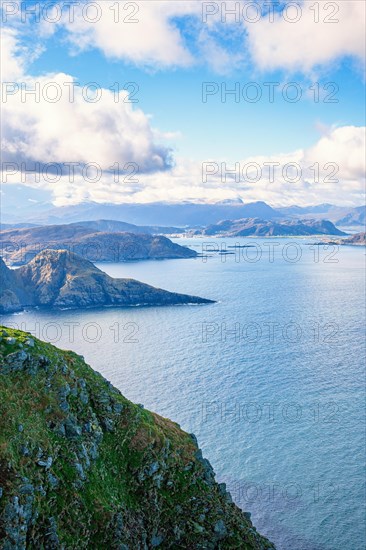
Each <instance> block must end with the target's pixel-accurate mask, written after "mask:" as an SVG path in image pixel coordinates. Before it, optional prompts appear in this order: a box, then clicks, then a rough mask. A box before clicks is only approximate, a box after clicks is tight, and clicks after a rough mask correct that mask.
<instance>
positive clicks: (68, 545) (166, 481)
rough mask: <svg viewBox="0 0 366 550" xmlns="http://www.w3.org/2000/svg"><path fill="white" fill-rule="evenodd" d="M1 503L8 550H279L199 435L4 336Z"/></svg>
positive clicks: (96, 377) (0, 356)
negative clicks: (236, 496) (216, 468)
mask: <svg viewBox="0 0 366 550" xmlns="http://www.w3.org/2000/svg"><path fill="white" fill-rule="evenodd" d="M0 496H1V498H0V540H1V541H2V542H1V543H0V544H1V548H3V549H6V550H13V549H14V550H15V549H16V550H23V549H26V548H31V549H39V548H44V549H65V550H66V549H72V548H74V549H78V550H79V549H94V548H95V549H102V548H103V549H104V548H111V549H119V550H138V549H141V550H149V549H153V548H161V549H178V548H182V549H187V550H193V549H225V548H228V549H230V548H233V549H234V548H236V549H239V548H240V549H243V550H251V549H253V550H254V549H255V550H265V549H271V548H274V546H273V545H272V544H271V543H270V542H268V541H267V540H266V539H265V538H264V537H262V536H261V535H260V534H259V533H258V532H257V531H256V529H255V527H253V525H252V523H251V521H250V514H247V513H243V512H242V511H241V510H240V509H239V508H237V507H236V505H235V504H233V503H232V501H231V497H230V494H229V493H227V491H226V488H225V486H224V485H223V484H217V483H216V481H215V475H214V472H213V470H212V467H211V466H210V464H209V462H208V461H207V460H206V459H204V458H203V457H202V453H201V451H200V450H199V448H198V447H197V442H196V439H195V437H194V436H192V435H189V434H187V433H185V432H183V431H182V430H181V429H180V427H179V425H178V424H175V423H174V422H172V421H170V420H168V419H166V418H162V417H160V416H158V415H157V414H154V413H151V412H149V411H147V410H145V409H144V408H143V407H142V406H141V405H134V404H133V403H131V402H130V401H128V400H127V399H126V398H124V397H123V395H121V393H120V392H119V391H118V390H117V389H116V388H114V387H113V386H112V385H111V384H110V383H108V382H107V381H106V380H105V379H104V378H103V377H102V376H101V375H100V374H98V373H96V372H94V371H93V370H92V369H91V368H90V367H89V366H88V365H86V364H85V362H84V361H83V358H82V357H80V356H78V355H76V354H75V353H72V352H69V351H61V350H59V349H57V348H55V347H54V346H51V345H49V344H45V343H43V342H41V341H39V340H37V339H35V338H33V337H32V336H31V335H30V334H27V333H24V332H21V331H15V330H10V329H7V328H4V327H2V328H1V330H0Z"/></svg>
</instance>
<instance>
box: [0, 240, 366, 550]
mask: <svg viewBox="0 0 366 550" xmlns="http://www.w3.org/2000/svg"><path fill="white" fill-rule="evenodd" d="M174 241H175V242H177V243H179V244H182V245H183V246H190V247H191V248H193V249H194V250H196V251H197V252H198V253H199V257H197V258H194V259H181V260H163V261H142V262H130V263H106V264H97V265H98V267H100V268H101V269H102V270H104V271H106V272H107V273H108V274H109V275H111V276H113V277H131V278H135V279H138V280H140V281H143V282H146V283H149V284H151V285H154V286H157V287H161V288H164V289H167V290H171V291H176V292H182V293H187V294H194V295H198V296H202V297H205V298H210V299H212V300H215V303H213V304H209V305H199V306H198V305H187V306H174V307H140V308H138V307H135V308H100V309H89V310H83V311H81V310H77V311H72V310H64V311H57V312H55V311H45V310H33V311H25V312H22V313H20V314H16V315H3V316H2V317H1V322H2V324H5V325H7V326H12V327H15V328H20V329H23V330H27V331H30V332H32V333H33V334H34V335H35V336H37V337H39V338H41V339H43V340H46V341H49V342H51V343H54V344H55V345H57V346H58V347H61V348H63V349H72V350H74V351H76V352H77V353H79V354H81V355H83V356H84V357H85V360H86V361H87V362H88V363H89V364H90V365H91V366H92V367H93V369H95V370H96V371H99V372H101V373H102V374H103V375H104V376H105V377H106V378H107V379H108V380H110V381H111V382H112V383H113V384H114V385H115V386H116V387H117V388H119V389H120V390H121V392H122V393H123V394H124V395H125V396H126V397H127V398H129V399H130V400H132V401H134V402H136V403H142V404H143V405H144V406H145V407H146V408H148V409H151V410H153V411H155V412H157V413H159V414H160V415H162V416H165V417H169V418H171V419H172V420H174V421H175V422H177V423H179V424H180V426H181V427H182V429H184V430H186V431H187V432H190V433H194V434H195V435H196V436H197V438H198V441H199V444H200V447H201V449H202V451H203V455H204V456H205V457H206V458H208V459H209V461H210V462H211V464H212V466H213V468H214V470H215V472H216V478H217V480H218V481H219V482H220V483H226V485H227V488H228V490H229V491H230V492H231V494H232V497H233V499H234V501H235V502H236V504H237V505H238V506H240V507H241V508H242V509H243V510H245V511H247V512H250V513H251V519H252V521H253V523H254V525H255V526H256V528H257V529H258V531H260V532H261V533H262V534H264V535H266V536H267V537H268V538H269V539H270V540H272V541H273V542H274V543H275V544H276V547H277V548H278V549H279V550H364V548H365V547H366V538H365V513H364V506H365V469H364V458H365V359H364V358H365V328H364V327H365V281H364V268H365V249H364V248H363V247H356V246H353V247H352V246H337V245H327V244H315V243H316V242H317V239H316V238H315V239H314V238H313V237H311V238H308V237H307V238H300V237H299V238H291V239H289V238H262V239H261V238H244V237H241V238H231V239H230V238H229V239H219V238H191V239H188V238H177V239H174Z"/></svg>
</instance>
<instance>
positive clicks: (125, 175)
mask: <svg viewBox="0 0 366 550" xmlns="http://www.w3.org/2000/svg"><path fill="white" fill-rule="evenodd" d="M1 7H2V25H3V30H2V35H1V57H2V68H1V79H2V94H1V95H2V98H1V109H2V113H3V117H2V140H1V141H2V143H1V146H2V182H3V183H5V184H11V185H19V184H20V183H22V184H23V185H26V186H27V187H28V188H32V189H37V192H39V191H44V195H45V196H46V195H47V196H49V194H50V193H51V196H52V201H53V203H54V204H55V205H56V206H63V205H69V204H77V203H79V202H85V201H96V202H113V203H126V202H133V203H146V202H155V201H169V202H182V201H192V202H203V201H204V202H218V201H222V200H233V201H235V200H238V199H241V200H243V201H244V202H250V201H254V200H264V201H266V202H268V203H269V204H271V205H273V206H280V205H282V206H286V205H291V204H298V205H310V204H319V203H323V202H328V203H333V204H339V205H346V206H358V205H360V204H362V203H363V198H364V195H363V194H364V185H365V180H364V173H365V100H364V97H365V89H364V88H365V37H364V20H365V3H364V2H361V1H359V0H355V1H353V0H347V2H343V1H342V2H341V1H338V2H329V1H327V0H324V1H322V0H321V1H317V2H312V1H302V0H298V1H296V2H292V1H282V2H273V1H269V0H267V1H264V0H260V1H255V2H254V1H249V0H242V1H228V2H221V1H220V2H205V1H203V0H182V1H175V0H163V1H155V0H145V1H136V2H135V1H133V2H130V1H115V0H113V1H109V0H99V1H95V2H93V1H89V0H79V1H73V0H69V1H66V0H62V1H52V2H51V1H43V2H36V1H33V0H27V2H21V1H19V0H18V1H6V0H2V3H1ZM32 92H33V93H32ZM37 196H38V195H37Z"/></svg>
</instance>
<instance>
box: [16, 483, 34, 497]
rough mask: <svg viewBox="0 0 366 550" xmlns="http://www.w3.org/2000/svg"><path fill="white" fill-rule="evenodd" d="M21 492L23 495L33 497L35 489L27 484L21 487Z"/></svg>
mask: <svg viewBox="0 0 366 550" xmlns="http://www.w3.org/2000/svg"><path fill="white" fill-rule="evenodd" d="M19 492H20V493H21V494H22V495H33V494H34V487H33V485H32V484H31V483H26V484H25V485H21V486H20V488H19Z"/></svg>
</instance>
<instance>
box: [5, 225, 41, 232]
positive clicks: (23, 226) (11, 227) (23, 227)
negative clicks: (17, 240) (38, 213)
mask: <svg viewBox="0 0 366 550" xmlns="http://www.w3.org/2000/svg"><path fill="white" fill-rule="evenodd" d="M28 227H37V224H36V223H0V231H5V230H7V229H25V228H28Z"/></svg>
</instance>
